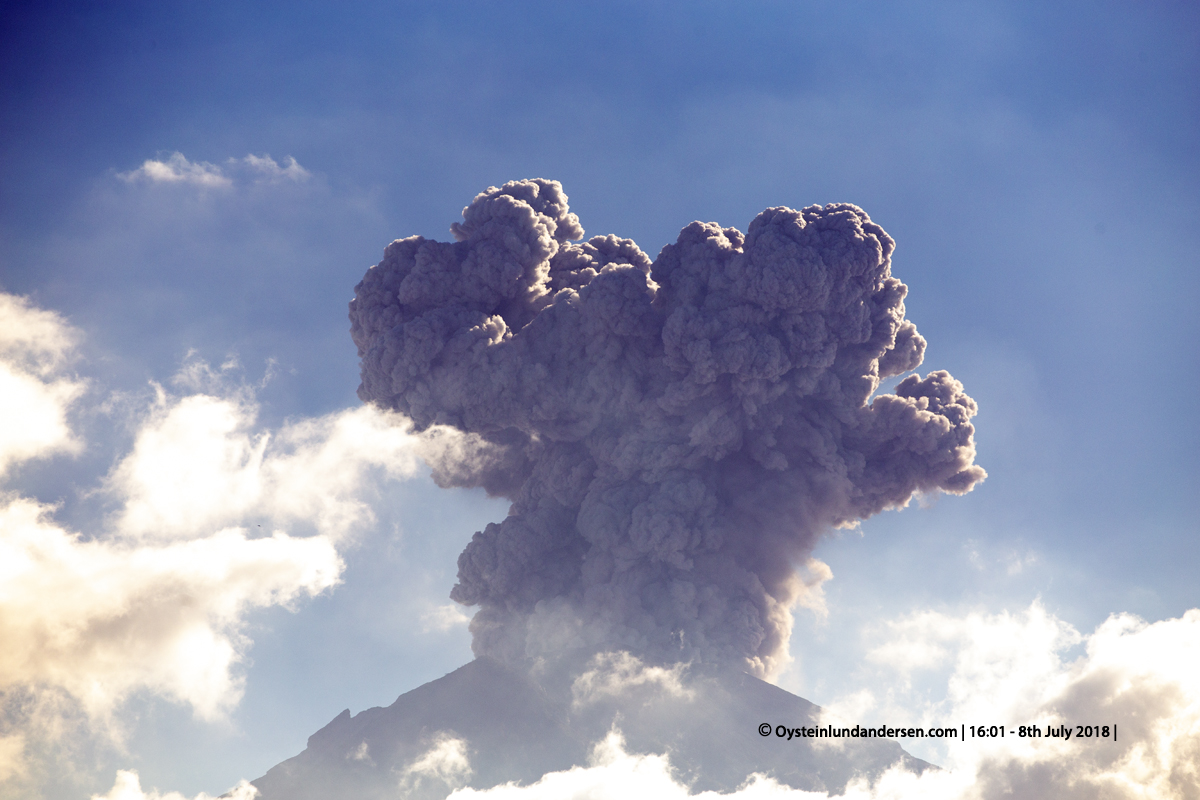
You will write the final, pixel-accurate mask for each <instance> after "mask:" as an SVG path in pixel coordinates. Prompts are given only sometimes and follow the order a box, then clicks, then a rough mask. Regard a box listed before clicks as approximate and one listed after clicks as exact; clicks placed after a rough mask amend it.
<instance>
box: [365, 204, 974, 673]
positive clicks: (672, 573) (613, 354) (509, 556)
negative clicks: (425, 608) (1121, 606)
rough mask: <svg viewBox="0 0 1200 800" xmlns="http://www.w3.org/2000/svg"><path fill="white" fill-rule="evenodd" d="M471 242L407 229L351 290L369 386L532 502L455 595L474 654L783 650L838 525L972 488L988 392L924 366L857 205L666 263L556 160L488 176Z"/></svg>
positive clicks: (472, 480) (918, 340) (901, 293)
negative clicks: (922, 372)
mask: <svg viewBox="0 0 1200 800" xmlns="http://www.w3.org/2000/svg"><path fill="white" fill-rule="evenodd" d="M451 231H452V233H453V234H454V238H455V239H456V241H455V242H453V243H443V242H435V241H429V240H426V239H424V238H422V237H420V236H412V237H409V238H407V239H400V240H397V241H395V242H393V243H392V244H390V245H389V246H388V247H387V249H386V250H385V251H384V258H383V261H381V262H380V263H379V264H378V265H377V266H375V267H373V268H371V269H370V270H368V272H367V274H366V276H365V277H364V278H363V280H362V282H361V283H360V284H359V285H358V287H357V288H356V290H355V299H354V301H353V302H352V303H351V304H350V319H351V321H352V328H351V335H352V336H353V337H354V341H355V343H356V344H357V345H358V352H359V356H360V357H361V358H362V385H361V386H360V387H359V390H358V393H359V396H360V397H361V398H362V399H363V400H364V401H368V402H372V403H376V404H378V405H380V406H383V407H385V408H389V409H395V410H398V411H400V412H403V413H404V414H406V415H408V416H409V417H411V418H412V420H413V422H414V424H415V425H416V426H417V428H418V429H425V428H427V427H429V426H432V425H446V426H450V427H453V428H456V429H458V430H459V431H463V432H466V433H469V434H472V436H471V437H470V442H471V445H470V446H469V447H460V448H458V449H457V450H456V451H455V452H457V453H459V454H460V455H461V457H453V456H451V457H448V458H443V459H442V460H441V461H440V462H439V463H437V464H436V465H435V472H434V475H435V478H436V479H438V481H439V483H440V484H441V485H444V486H482V487H484V488H485V489H486V490H487V491H488V492H490V493H492V494H499V495H503V496H506V497H508V498H511V500H512V507H511V509H510V511H509V514H508V517H507V518H506V519H505V520H504V521H503V522H500V523H495V524H490V525H488V526H487V528H486V529H485V530H483V531H482V532H479V533H476V534H475V536H474V538H473V539H472V540H471V543H470V544H469V545H467V548H466V549H465V550H464V551H463V553H462V555H461V556H460V557H459V561H458V584H457V585H456V586H455V587H454V590H453V592H452V593H451V597H452V598H453V599H454V600H456V601H458V602H460V603H463V604H466V605H477V606H479V607H480V609H479V611H478V613H477V614H476V615H475V618H474V620H473V621H472V624H471V630H472V633H473V635H474V645H473V646H474V649H475V652H476V653H477V654H489V655H493V656H498V657H501V658H506V659H514V658H522V657H526V656H531V655H536V654H537V653H539V652H542V651H547V650H549V651H553V650H555V649H559V648H566V649H571V648H585V649H586V648H593V649H594V648H604V649H610V650H612V649H623V650H630V651H632V652H634V653H637V654H639V655H641V656H642V657H643V658H648V659H650V660H652V661H659V662H665V661H677V660H681V659H693V660H696V661H699V662H704V663H718V664H728V663H733V664H736V665H737V666H740V667H742V668H744V669H747V670H749V671H750V672H752V673H754V674H757V675H764V674H770V673H771V672H772V671H773V669H775V668H776V667H777V666H778V665H779V664H780V661H781V658H782V657H786V648H787V641H788V637H789V635H790V633H791V624H792V617H791V612H790V608H791V607H792V606H793V604H794V603H795V602H796V600H797V599H798V597H799V596H800V593H801V592H802V591H803V588H804V586H803V584H802V582H801V581H800V579H799V577H798V576H797V572H796V570H797V568H798V567H800V566H802V565H803V564H804V563H805V562H806V561H807V559H808V558H809V556H810V554H811V552H812V549H813V547H814V545H815V544H816V541H817V538H818V536H819V535H820V534H821V533H822V532H823V531H826V530H828V529H829V528H830V527H831V526H838V525H848V524H852V523H854V522H855V521H856V520H859V519H863V518H865V517H869V516H870V515H872V514H875V513H877V512H879V511H881V510H883V509H887V508H895V507H899V506H903V505H905V504H906V503H907V502H908V501H909V499H910V498H911V497H912V495H913V494H914V493H916V492H934V491H943V492H950V493H952V494H963V493H965V492H968V491H970V490H971V488H972V487H973V486H974V485H975V484H976V483H978V482H979V481H981V480H982V479H983V478H984V477H985V473H984V471H983V469H981V468H980V467H977V466H974V464H973V462H974V458H975V445H974V441H973V438H972V437H973V433H974V428H973V427H972V426H971V424H970V419H971V417H972V416H974V414H975V411H976V406H975V402H974V401H973V400H971V398H970V397H968V396H967V395H966V394H964V393H963V388H962V384H960V383H959V382H958V381H956V380H954V379H953V378H952V377H951V376H950V375H949V374H948V373H946V372H932V373H930V374H929V376H928V377H926V378H920V377H918V376H916V375H911V376H909V377H907V378H905V379H904V380H902V381H901V382H900V383H899V385H898V386H897V387H896V389H895V393H894V394H880V395H877V396H875V397H872V394H873V393H874V392H875V390H876V389H877V388H878V386H879V383H880V380H881V379H883V378H887V377H889V376H894V375H900V374H902V373H904V372H907V371H909V370H912V369H915V368H916V367H917V366H918V365H919V364H920V363H921V360H922V357H923V354H924V351H925V340H924V339H923V338H922V337H921V336H920V335H919V334H918V333H917V330H916V327H915V326H914V325H913V324H912V323H911V322H909V321H907V320H906V319H904V297H905V294H906V292H907V287H905V285H904V284H902V283H901V282H900V281H899V280H897V279H896V278H893V277H891V258H890V257H891V253H892V250H893V247H894V243H893V241H892V239H891V237H889V236H888V235H887V234H886V233H885V232H884V231H883V229H882V228H880V227H879V226H878V225H876V224H875V223H873V222H872V221H871V219H870V218H869V217H868V216H867V214H866V213H865V212H864V211H863V210H862V209H860V208H858V207H856V206H853V205H849V204H845V203H835V204H831V205H827V206H824V207H821V206H809V207H808V208H805V209H803V210H801V211H794V210H792V209H790V208H784V207H779V208H769V209H767V210H766V211H763V212H762V213H761V214H759V215H758V216H757V217H756V218H755V219H754V221H753V222H751V223H750V229H749V231H748V232H747V233H746V234H745V235H743V234H742V233H741V232H739V231H738V230H736V229H734V228H722V227H720V226H719V225H716V224H714V223H700V222H693V223H692V224H690V225H688V226H687V227H686V228H684V229H683V231H681V232H680V234H679V239H678V241H677V242H676V243H675V244H672V245H667V246H666V247H664V248H663V249H662V252H661V253H659V256H658V258H657V259H655V260H654V261H653V262H651V261H650V259H649V258H648V257H647V256H646V255H645V254H644V253H643V252H642V251H641V250H639V249H638V247H637V245H636V244H635V243H634V242H633V241H631V240H629V239H620V238H618V237H616V236H597V237H594V238H592V239H590V240H588V241H587V242H583V243H577V242H575V241H573V240H579V239H581V238H582V237H583V229H582V228H581V227H580V225H579V220H578V218H577V217H576V216H575V215H574V214H572V213H570V211H569V209H568V206H567V196H566V195H565V194H563V191H562V186H561V185H560V184H559V183H558V182H557V181H547V180H527V181H514V182H511V183H507V184H505V185H504V186H503V187H501V188H495V187H492V188H489V189H488V190H487V191H485V192H483V193H482V194H480V195H478V196H477V197H476V198H475V200H474V202H472V203H471V205H469V206H467V208H465V209H464V210H463V222H462V223H459V224H455V225H453V226H451Z"/></svg>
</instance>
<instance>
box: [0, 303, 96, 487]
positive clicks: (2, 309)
mask: <svg viewBox="0 0 1200 800" xmlns="http://www.w3.org/2000/svg"><path fill="white" fill-rule="evenodd" d="M78 339H79V334H78V332H77V331H75V330H74V329H73V328H71V327H70V326H69V325H68V324H67V323H66V320H64V319H63V318H62V317H60V316H59V315H57V314H54V313H53V312H50V311H43V310H41V309H38V308H35V307H34V306H33V305H31V304H30V303H29V301H28V300H26V299H25V298H23V297H17V296H15V295H10V294H3V293H0V419H2V420H4V421H5V423H4V424H3V425H0V477H3V476H4V475H5V474H6V473H7V472H8V470H9V469H10V468H11V467H13V466H15V465H16V464H19V463H20V462H22V461H26V460H29V459H32V458H44V457H46V456H49V455H54V454H56V453H64V452H65V453H76V452H78V451H79V450H80V448H81V447H82V443H81V442H80V441H79V440H78V439H77V438H76V437H75V436H73V435H72V434H71V430H70V427H69V425H68V422H67V414H68V412H69V410H70V408H71V406H72V405H73V404H74V403H75V402H76V400H78V399H79V397H80V395H82V394H83V391H84V388H85V383H84V382H83V381H81V380H77V379H74V378H71V377H68V376H65V375H61V374H59V373H60V370H61V369H62V367H63V366H64V365H65V364H66V363H67V362H68V361H69V359H70V354H71V351H72V349H73V348H74V346H75V344H76V342H77V341H78Z"/></svg>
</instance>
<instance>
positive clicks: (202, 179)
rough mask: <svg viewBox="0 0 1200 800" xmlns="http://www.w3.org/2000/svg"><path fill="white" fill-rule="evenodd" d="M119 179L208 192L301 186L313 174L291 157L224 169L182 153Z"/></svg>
mask: <svg viewBox="0 0 1200 800" xmlns="http://www.w3.org/2000/svg"><path fill="white" fill-rule="evenodd" d="M117 177H119V178H121V180H123V181H125V182H126V183H150V184H156V183H157V184H190V185H192V186H200V187H203V188H206V189H226V188H229V187H232V186H233V185H234V183H235V181H236V182H246V181H249V182H255V183H279V182H283V181H291V182H293V183H301V182H303V181H306V180H308V179H309V178H310V177H312V173H310V172H309V171H308V170H306V169H305V168H304V167H302V166H300V164H299V163H298V162H297V161H296V159H295V158H293V157H292V156H288V157H287V158H285V159H284V160H283V164H280V163H278V162H277V161H275V159H273V158H271V156H269V155H266V154H264V155H261V156H256V155H253V154H250V155H247V156H245V157H244V158H231V159H229V161H228V162H227V164H226V168H225V169H222V168H221V167H219V166H217V165H216V164H210V163H209V162H207V161H189V160H188V159H187V157H186V156H184V155H183V153H178V152H176V153H172V154H171V155H170V156H168V157H167V158H166V159H155V158H148V159H146V160H145V161H144V162H142V165H141V166H140V167H138V168H137V169H135V170H131V171H129V172H119V173H117Z"/></svg>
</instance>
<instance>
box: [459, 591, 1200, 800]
mask: <svg viewBox="0 0 1200 800" xmlns="http://www.w3.org/2000/svg"><path fill="white" fill-rule="evenodd" d="M889 636H890V639H889V641H887V642H885V643H883V644H881V645H880V647H879V648H878V649H877V650H876V651H875V654H874V655H875V658H876V660H877V662H878V663H881V664H885V665H886V666H887V667H888V668H889V669H891V668H892V667H894V668H895V673H896V674H895V676H894V680H895V681H896V682H897V683H898V684H899V685H900V687H901V688H902V687H903V686H904V685H905V683H906V681H907V679H908V675H907V673H909V672H911V671H913V670H919V669H933V668H937V667H938V666H941V665H945V664H950V665H952V672H951V674H950V677H949V680H948V683H947V687H946V692H945V699H944V700H941V701H938V702H935V703H931V704H926V705H913V706H911V707H908V708H904V707H902V706H900V705H897V704H895V703H894V702H892V701H894V699H895V697H894V696H893V697H891V698H889V702H888V703H884V704H880V705H875V704H874V703H873V700H872V698H871V697H870V696H869V694H870V693H869V692H867V693H864V692H859V693H856V694H855V696H853V697H850V698H847V702H846V703H844V704H843V706H842V708H843V710H845V711H849V712H851V713H867V712H870V711H875V713H876V715H883V716H880V717H879V719H877V720H875V723H874V724H878V723H879V722H890V723H894V724H904V725H905V726H907V725H922V726H923V727H931V726H933V725H954V726H956V727H957V726H958V725H960V724H965V725H967V726H970V725H992V724H995V725H1004V726H1005V728H1006V730H1018V726H1020V725H1036V726H1038V727H1039V728H1040V730H1041V731H1042V733H1043V735H1042V736H1041V737H1030V738H1019V737H1016V736H1012V735H1006V736H1005V737H1003V738H986V739H983V738H979V739H970V740H968V741H965V742H963V741H954V742H953V744H951V745H950V748H949V750H948V756H947V759H946V761H945V763H944V766H945V767H946V769H940V770H927V771H926V772H924V773H922V774H921V775H916V774H913V773H911V772H907V771H905V770H903V769H899V768H894V769H892V770H890V771H888V772H886V773H885V774H884V775H882V776H881V777H880V778H879V779H878V780H877V781H876V782H875V783H874V784H867V783H865V782H863V781H858V782H852V783H851V784H850V785H849V786H848V787H847V788H846V791H845V792H844V794H842V795H838V797H842V798H845V800H993V799H994V800H1000V798H1012V797H1020V798H1029V799H1030V800H1042V799H1043V798H1044V800H1057V799H1058V798H1072V799H1078V800H1082V799H1083V798H1094V797H1104V798H1109V799H1110V800H1134V799H1135V798H1139V799H1141V798H1155V800H1185V799H1190V798H1195V797H1200V670H1197V669H1196V664H1197V663H1200V609H1196V610H1192V611H1189V612H1187V613H1186V614H1184V615H1183V616H1182V617H1180V618H1178V619H1171V620H1166V621H1162V622H1156V623H1153V624H1148V623H1146V622H1144V621H1142V620H1140V619H1137V618H1136V617H1133V616H1130V615H1128V614H1115V615H1113V616H1112V617H1110V618H1109V619H1108V620H1107V621H1106V622H1104V623H1103V624H1102V625H1101V626H1100V627H1099V628H1097V629H1096V630H1095V631H1094V632H1093V633H1092V634H1090V635H1088V636H1080V635H1079V633H1078V632H1077V631H1075V630H1074V629H1073V628H1071V626H1069V625H1067V624H1066V623H1064V622H1062V621H1061V620H1058V619H1056V618H1055V617H1054V616H1053V615H1051V614H1049V613H1048V612H1046V610H1045V609H1044V608H1042V607H1041V606H1040V605H1039V604H1036V603H1035V604H1034V605H1032V606H1031V607H1030V608H1029V609H1027V610H1025V611H1023V612H1021V613H1018V614H1012V613H1000V614H980V613H975V614H967V615H965V616H961V617H955V616H951V615H947V614H940V613H936V612H927V613H922V614H916V615H913V616H911V617H908V618H905V619H902V620H899V621H897V622H896V623H894V624H893V625H891V626H890V629H889ZM1080 643H1082V644H1084V645H1085V652H1084V653H1083V655H1081V656H1079V657H1078V658H1076V659H1074V660H1066V659H1064V658H1063V656H1064V654H1065V653H1066V652H1067V651H1068V650H1070V649H1071V648H1072V647H1073V646H1075V645H1077V644H1080ZM893 658H894V659H897V661H896V662H895V663H893V662H892V660H891V659H893ZM885 682H886V681H885ZM898 695H900V696H902V695H903V692H900V693H898ZM854 721H857V722H863V723H866V724H870V723H871V722H872V720H854ZM1063 725H1065V726H1069V727H1070V728H1071V729H1072V731H1073V732H1074V731H1075V730H1076V726H1093V727H1094V726H1101V728H1103V726H1105V725H1108V726H1110V730H1109V737H1108V738H1107V739H1104V738H1101V737H1090V738H1082V739H1080V738H1077V737H1076V736H1074V735H1073V736H1072V738H1071V739H1069V740H1068V739H1063V738H1061V737H1060V738H1051V737H1049V736H1047V735H1046V732H1047V731H1048V729H1049V728H1051V727H1055V728H1057V727H1058V726H1063ZM1114 725H1115V726H1117V729H1118V735H1117V736H1116V741H1113V735H1112V726H1114ZM450 797H451V798H452V799H453V800H468V799H472V798H478V799H480V800H482V799H483V798H486V799H487V800H542V798H546V799H547V800H549V798H567V797H569V798H574V799H575V800H624V798H628V797H656V798H665V799H666V800H671V799H672V798H680V799H682V798H693V797H694V798H708V799H713V800H715V798H718V797H727V798H737V800H750V799H751V798H754V799H755V800H768V799H771V800H801V798H804V799H805V800H819V799H827V798H828V795H826V794H825V793H824V792H803V791H797V790H794V789H790V788H788V787H785V786H781V785H779V784H778V783H776V782H775V781H773V780H771V779H770V778H766V777H763V776H761V775H752V776H749V777H748V779H747V783H746V784H745V785H743V786H742V787H740V788H739V789H738V790H736V791H734V792H730V793H725V794H720V793H716V792H702V793H699V794H692V793H691V791H690V789H689V788H688V786H687V785H686V784H684V783H682V782H680V781H677V780H676V779H675V777H674V774H673V773H672V771H671V767H670V761H669V759H668V757H667V756H664V755H654V754H650V755H646V754H631V753H629V752H627V751H626V749H625V746H624V742H623V741H622V739H621V737H620V734H619V733H618V732H615V731H614V732H613V733H611V734H610V735H609V737H608V738H607V739H606V740H605V741H603V742H601V743H600V744H598V745H597V747H596V749H595V751H594V752H593V755H592V758H591V761H590V762H589V765H588V766H581V767H576V768H574V769H571V770H566V771H562V772H555V773H550V774H547V775H544V776H543V777H542V778H541V779H540V780H539V781H537V782H536V783H534V784H531V785H528V786H517V785H513V784H507V785H504V786H499V787H495V788H492V789H488V790H484V791H480V790H474V789H469V788H463V789H460V790H458V791H457V792H455V793H453V794H452V795H451V796H450Z"/></svg>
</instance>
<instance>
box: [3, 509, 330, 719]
mask: <svg viewBox="0 0 1200 800" xmlns="http://www.w3.org/2000/svg"><path fill="white" fill-rule="evenodd" d="M52 513H53V509H52V508H49V507H47V506H44V505H41V504H39V503H37V502H35V501H32V500H29V499H27V498H15V499H11V500H9V501H8V502H7V503H6V504H5V505H4V506H3V507H0V639H3V641H4V643H5V646H4V648H2V649H0V687H10V686H14V685H15V686H21V685H29V686H47V687H54V688H59V689H63V690H65V691H66V692H68V693H69V694H70V695H71V696H72V697H74V698H75V699H77V700H78V701H79V702H80V703H81V704H82V705H83V707H84V709H85V711H86V712H87V713H88V714H89V716H91V717H94V718H100V717H103V716H104V715H106V714H107V713H109V712H111V711H112V710H113V708H114V707H115V706H116V705H117V704H118V703H120V702H121V701H122V700H124V699H125V698H126V697H127V696H128V695H129V694H130V693H132V692H133V691H134V690H136V689H141V688H146V689H149V690H151V691H153V692H155V693H156V694H159V695H162V696H164V697H167V698H170V699H172V700H175V701H178V702H184V703H187V704H189V705H190V706H191V707H192V708H193V709H194V710H195V712H196V713H197V714H198V715H199V716H201V717H204V718H214V717H217V716H219V715H221V714H222V713H223V712H224V711H225V710H227V709H228V707H229V706H231V705H232V704H233V703H235V702H237V700H238V699H239V698H240V695H241V682H240V680H238V679H237V678H236V677H235V676H234V675H233V673H232V668H233V666H234V665H235V664H236V663H237V662H238V661H239V659H240V657H241V653H242V651H244V649H245V647H246V645H247V642H246V641H245V640H244V639H243V637H242V636H241V635H240V633H239V629H240V626H241V621H242V618H243V616H244V614H245V612H246V611H247V610H248V609H250V608H256V607H259V608H261V607H264V606H270V605H280V604H286V603H290V602H292V601H293V600H294V599H296V598H297V597H299V596H300V595H302V594H307V595H313V594H316V593H318V592H320V591H322V590H324V589H327V588H329V587H331V586H333V585H334V583H336V581H337V579H338V575H339V574H340V572H341V560H340V559H339V557H338V555H337V551H336V549H335V548H334V546H333V544H332V542H330V541H329V540H328V539H327V538H325V537H320V536H317V537H309V538H298V537H291V536H287V535H286V534H282V533H277V534H275V535H274V536H272V537H269V538H260V539H250V538H248V537H247V535H246V532H245V531H244V530H239V529H234V528H230V529H225V530H220V531H216V532H213V533H212V534H211V535H208V536H204V537H200V538H196V539H192V540H190V541H183V542H175V543H169V544H165V545H159V546H144V545H138V544H134V543H130V542H128V541H122V540H108V539H94V540H91V541H85V540H83V539H82V538H81V537H80V536H79V535H78V534H73V533H70V532H68V531H66V530H64V529H63V528H62V527H60V526H59V525H57V524H55V523H54V522H53V520H52V517H51V515H52Z"/></svg>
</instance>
